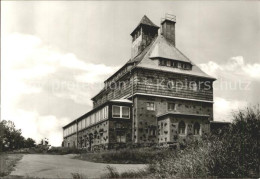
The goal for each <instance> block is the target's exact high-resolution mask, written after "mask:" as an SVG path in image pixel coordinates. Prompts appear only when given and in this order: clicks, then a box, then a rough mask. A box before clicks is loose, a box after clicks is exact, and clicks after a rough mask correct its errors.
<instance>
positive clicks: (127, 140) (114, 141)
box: [109, 119, 132, 148]
mask: <svg viewBox="0 0 260 179" xmlns="http://www.w3.org/2000/svg"><path fill="white" fill-rule="evenodd" d="M131 125H132V119H123V120H111V121H109V148H117V147H121V146H126V145H129V144H131V143H132V127H131Z"/></svg>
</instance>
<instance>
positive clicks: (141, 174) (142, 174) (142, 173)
mask: <svg viewBox="0 0 260 179" xmlns="http://www.w3.org/2000/svg"><path fill="white" fill-rule="evenodd" d="M107 170H108V173H106V174H104V175H103V176H101V178H149V177H148V176H149V173H148V172H147V170H145V169H143V170H138V171H127V172H123V173H119V172H118V171H117V170H116V169H115V168H114V167H111V166H109V165H108V166H107Z"/></svg>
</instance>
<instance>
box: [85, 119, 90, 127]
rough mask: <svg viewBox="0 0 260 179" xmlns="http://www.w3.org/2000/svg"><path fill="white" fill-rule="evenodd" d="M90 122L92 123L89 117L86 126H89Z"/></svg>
mask: <svg viewBox="0 0 260 179" xmlns="http://www.w3.org/2000/svg"><path fill="white" fill-rule="evenodd" d="M89 122H90V118H89V117H87V119H86V126H89Z"/></svg>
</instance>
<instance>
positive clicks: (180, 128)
mask: <svg viewBox="0 0 260 179" xmlns="http://www.w3.org/2000/svg"><path fill="white" fill-rule="evenodd" d="M185 127H186V126H185V123H184V122H183V121H181V122H180V123H179V126H178V129H179V134H185Z"/></svg>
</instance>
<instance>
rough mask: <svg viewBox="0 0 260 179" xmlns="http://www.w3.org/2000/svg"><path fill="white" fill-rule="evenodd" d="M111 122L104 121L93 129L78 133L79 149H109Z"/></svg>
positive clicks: (89, 128) (92, 127)
mask: <svg viewBox="0 0 260 179" xmlns="http://www.w3.org/2000/svg"><path fill="white" fill-rule="evenodd" d="M108 126H109V120H105V121H102V122H100V123H97V124H95V125H93V126H91V127H88V128H86V129H83V130H81V131H79V132H78V141H79V147H78V148H86V149H90V148H92V150H95V149H105V148H107V147H108V140H109V139H108V136H109V130H108Z"/></svg>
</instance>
